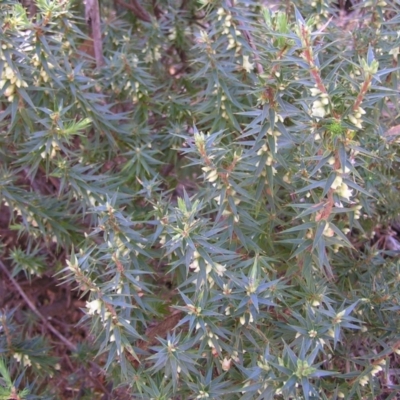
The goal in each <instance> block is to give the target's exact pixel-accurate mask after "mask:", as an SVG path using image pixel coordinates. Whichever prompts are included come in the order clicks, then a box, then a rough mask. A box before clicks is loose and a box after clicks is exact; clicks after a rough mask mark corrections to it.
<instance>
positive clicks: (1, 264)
mask: <svg viewBox="0 0 400 400" xmlns="http://www.w3.org/2000/svg"><path fill="white" fill-rule="evenodd" d="M0 269H2V271H3V272H4V273H5V274H6V276H7V278H8V279H9V280H10V281H11V283H12V284H13V285H14V287H15V289H17V291H18V293H19V294H20V296H21V297H22V298H23V299H24V300H25V302H26V304H27V305H28V306H29V308H30V309H31V310H32V311H33V312H34V313H35V314H36V315H37V317H38V318H39V319H40V320H41V321H42V322H43V325H44V326H45V328H47V329H48V330H49V331H51V332H52V333H53V334H54V336H57V337H58V338H59V339H60V340H61V341H62V342H63V343H64V344H65V345H66V346H67V347H68V349H70V350H71V351H76V346H75V345H74V344H73V343H72V342H70V341H69V340H68V339H67V338H66V337H64V336H63V335H62V334H61V333H60V332H58V330H57V329H56V328H54V326H52V325H51V324H49V321H47V319H46V318H45V317H44V316H43V315H42V314H41V313H40V312H39V310H38V309H37V308H36V306H35V305H34V304H33V303H32V302H31V300H30V299H29V297H28V296H27V295H26V294H25V292H24V290H23V289H22V288H21V286H20V285H19V284H18V282H17V281H16V280H15V279H14V278H13V277H12V275H11V274H10V273H9V272H8V269H7V267H6V266H5V265H4V263H3V261H1V260H0Z"/></svg>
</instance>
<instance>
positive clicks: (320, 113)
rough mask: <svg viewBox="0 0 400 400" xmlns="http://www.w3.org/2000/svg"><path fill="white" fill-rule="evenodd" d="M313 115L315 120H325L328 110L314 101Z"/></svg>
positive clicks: (317, 101)
mask: <svg viewBox="0 0 400 400" xmlns="http://www.w3.org/2000/svg"><path fill="white" fill-rule="evenodd" d="M311 115H312V116H313V117H315V118H324V117H325V115H326V110H325V107H324V105H323V104H322V103H321V102H320V101H319V100H316V101H314V103H313V105H312V107H311Z"/></svg>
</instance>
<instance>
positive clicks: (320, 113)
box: [310, 88, 329, 120]
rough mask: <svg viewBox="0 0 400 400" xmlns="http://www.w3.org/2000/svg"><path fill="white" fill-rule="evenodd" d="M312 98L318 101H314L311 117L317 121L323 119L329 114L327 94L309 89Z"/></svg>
mask: <svg viewBox="0 0 400 400" xmlns="http://www.w3.org/2000/svg"><path fill="white" fill-rule="evenodd" d="M310 92H311V95H312V96H314V97H315V96H318V97H319V99H318V100H315V101H314V102H313V104H312V107H311V115H312V116H313V117H315V118H316V119H317V120H318V119H321V118H324V117H325V116H326V115H327V114H329V96H328V94H327V93H323V92H321V91H320V90H319V89H318V88H312V89H310Z"/></svg>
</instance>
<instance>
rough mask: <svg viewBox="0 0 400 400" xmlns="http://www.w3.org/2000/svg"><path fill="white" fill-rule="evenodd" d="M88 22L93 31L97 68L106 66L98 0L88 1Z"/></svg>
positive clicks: (86, 5)
mask: <svg viewBox="0 0 400 400" xmlns="http://www.w3.org/2000/svg"><path fill="white" fill-rule="evenodd" d="M85 7H86V22H87V23H88V24H90V27H91V29H92V37H93V47H94V56H95V59H96V66H97V68H99V67H101V66H102V65H103V64H104V58H103V42H102V39H101V21H100V10H99V2H98V0H86V2H85Z"/></svg>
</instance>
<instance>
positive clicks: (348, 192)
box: [336, 183, 353, 201]
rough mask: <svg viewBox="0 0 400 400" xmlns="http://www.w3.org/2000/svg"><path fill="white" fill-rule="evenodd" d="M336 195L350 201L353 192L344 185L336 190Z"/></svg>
mask: <svg viewBox="0 0 400 400" xmlns="http://www.w3.org/2000/svg"><path fill="white" fill-rule="evenodd" d="M336 193H337V194H338V195H339V196H340V197H343V198H344V199H347V200H348V201H350V196H351V195H352V193H353V190H351V189H349V187H348V186H347V185H346V184H345V183H342V184H341V185H340V187H338V188H337V189H336Z"/></svg>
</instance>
